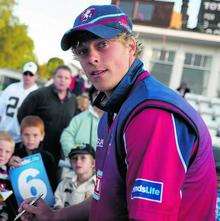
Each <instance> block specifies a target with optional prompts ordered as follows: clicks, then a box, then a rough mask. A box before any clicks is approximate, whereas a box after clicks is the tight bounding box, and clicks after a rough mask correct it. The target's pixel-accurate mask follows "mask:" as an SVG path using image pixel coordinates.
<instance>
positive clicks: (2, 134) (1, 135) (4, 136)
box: [0, 131, 15, 149]
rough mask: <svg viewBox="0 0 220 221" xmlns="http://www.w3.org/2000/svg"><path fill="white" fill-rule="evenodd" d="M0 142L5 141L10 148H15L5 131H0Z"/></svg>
mask: <svg viewBox="0 0 220 221" xmlns="http://www.w3.org/2000/svg"><path fill="white" fill-rule="evenodd" d="M1 140H4V141H7V142H9V143H10V144H11V146H12V148H13V149H14V147H15V142H14V140H13V139H12V137H11V136H10V134H9V133H7V132H6V131H0V141H1Z"/></svg>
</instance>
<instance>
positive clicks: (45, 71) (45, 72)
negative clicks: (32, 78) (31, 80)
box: [39, 57, 64, 80]
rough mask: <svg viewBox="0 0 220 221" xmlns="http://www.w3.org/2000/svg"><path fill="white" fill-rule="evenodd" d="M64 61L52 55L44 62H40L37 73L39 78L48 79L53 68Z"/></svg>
mask: <svg viewBox="0 0 220 221" xmlns="http://www.w3.org/2000/svg"><path fill="white" fill-rule="evenodd" d="M63 64H64V61H63V60H62V59H60V58H58V57H53V58H50V59H49V60H48V62H47V63H46V64H42V65H40V67H39V75H40V78H41V79H45V80H46V79H47V80H48V79H50V78H51V77H52V75H53V72H54V70H55V69H56V68H57V67H58V66H59V65H63Z"/></svg>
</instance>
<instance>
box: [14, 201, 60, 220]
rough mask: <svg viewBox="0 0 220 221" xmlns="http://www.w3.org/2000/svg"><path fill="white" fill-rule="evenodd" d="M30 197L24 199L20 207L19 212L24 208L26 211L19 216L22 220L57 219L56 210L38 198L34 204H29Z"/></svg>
mask: <svg viewBox="0 0 220 221" xmlns="http://www.w3.org/2000/svg"><path fill="white" fill-rule="evenodd" d="M31 200H32V199H27V200H25V201H24V202H23V203H22V204H21V206H20V208H19V210H18V211H19V212H21V211H22V210H25V211H26V212H25V213H24V215H23V216H22V217H21V220H22V221H33V220H39V221H41V220H43V221H51V220H54V221H56V220H58V219H56V212H55V211H54V210H52V209H51V208H50V207H48V206H47V204H46V203H45V202H44V200H42V199H39V200H38V201H37V203H36V204H35V205H29V203H30V202H31Z"/></svg>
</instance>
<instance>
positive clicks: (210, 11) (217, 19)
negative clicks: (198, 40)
mask: <svg viewBox="0 0 220 221" xmlns="http://www.w3.org/2000/svg"><path fill="white" fill-rule="evenodd" d="M197 26H198V29H199V30H201V31H202V32H205V33H208V34H215V35H220V1H219V0H202V2H201V6H200V10H199V18H198V25H197Z"/></svg>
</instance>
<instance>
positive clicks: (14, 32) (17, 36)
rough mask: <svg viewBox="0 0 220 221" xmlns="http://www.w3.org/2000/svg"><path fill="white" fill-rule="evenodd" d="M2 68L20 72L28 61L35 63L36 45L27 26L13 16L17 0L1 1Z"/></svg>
mask: <svg viewBox="0 0 220 221" xmlns="http://www.w3.org/2000/svg"><path fill="white" fill-rule="evenodd" d="M0 6H1V7H0V67H2V68H10V69H15V70H18V69H20V68H21V67H22V65H23V64H24V63H25V62H27V61H35V60H36V57H35V55H34V52H33V50H34V43H33V40H32V39H31V38H30V37H29V36H28V34H27V26H26V25H24V24H21V23H20V22H19V19H18V18H17V17H16V16H14V15H13V7H14V6H15V0H0Z"/></svg>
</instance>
